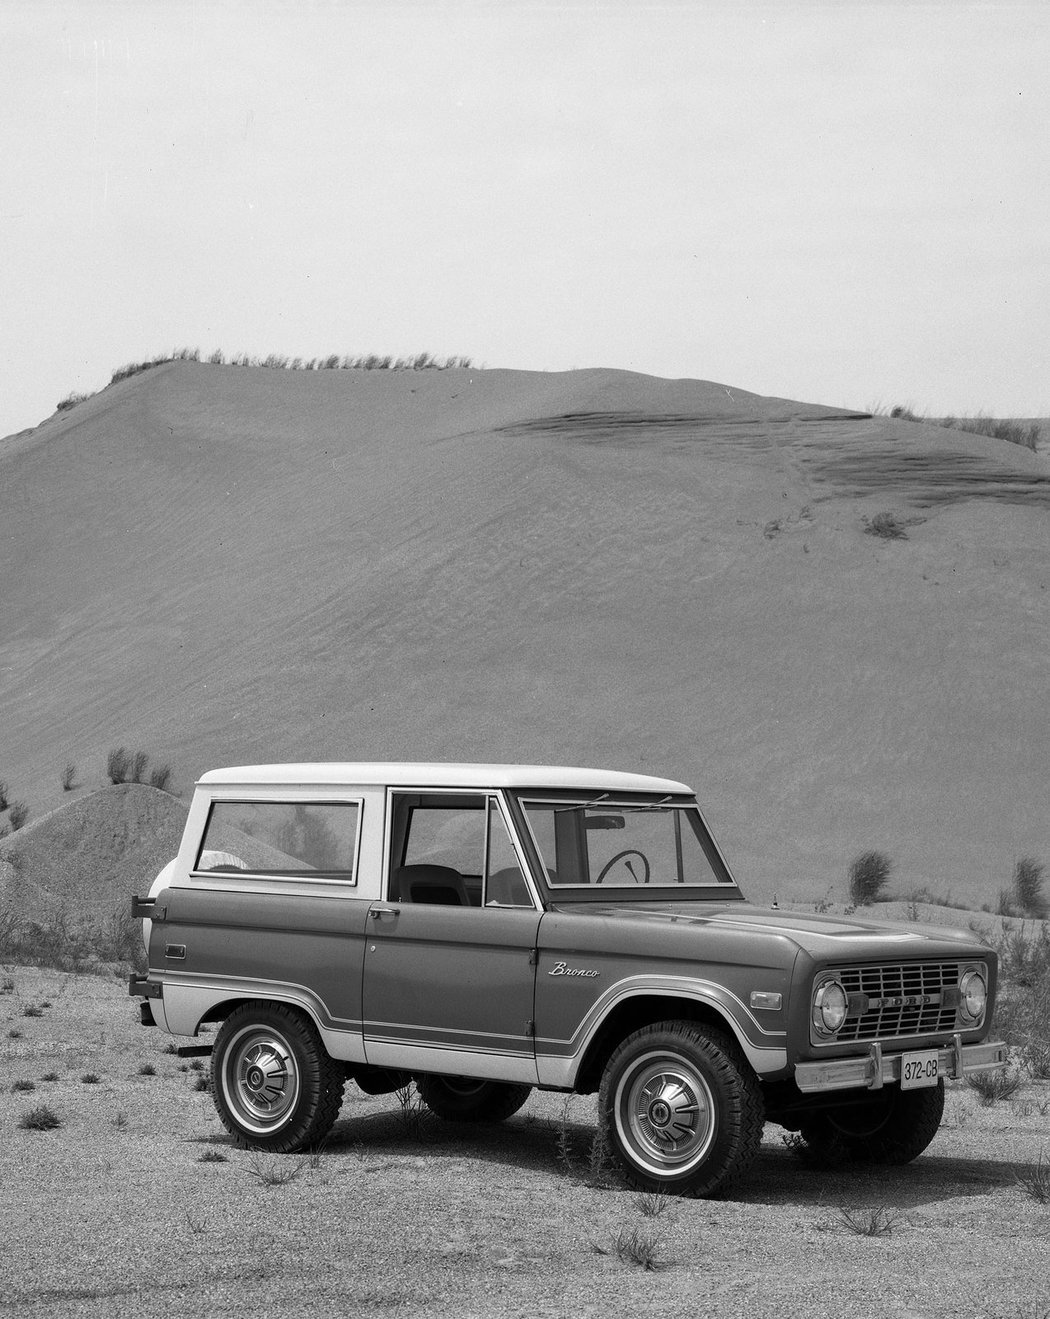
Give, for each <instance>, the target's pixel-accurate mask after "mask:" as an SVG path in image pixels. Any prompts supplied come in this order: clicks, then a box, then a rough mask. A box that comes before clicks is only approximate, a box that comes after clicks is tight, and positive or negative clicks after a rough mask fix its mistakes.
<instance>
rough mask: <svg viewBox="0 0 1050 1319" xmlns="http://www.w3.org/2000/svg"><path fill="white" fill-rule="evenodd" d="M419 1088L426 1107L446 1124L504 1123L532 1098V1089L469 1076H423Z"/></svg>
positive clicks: (527, 1086) (419, 1081) (529, 1086)
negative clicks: (530, 1096) (477, 1079)
mask: <svg viewBox="0 0 1050 1319" xmlns="http://www.w3.org/2000/svg"><path fill="white" fill-rule="evenodd" d="M417 1085H418V1087H419V1093H420V1095H421V1096H422V1099H423V1103H424V1104H426V1106H427V1108H429V1109H430V1111H431V1113H433V1114H434V1116H435V1117H439V1118H441V1119H442V1120H443V1121H445V1122H504V1121H506V1119H507V1118H509V1117H511V1116H512V1115H513V1114H514V1113H516V1112H517V1111H518V1109H519V1108H521V1106H522V1105H523V1104H524V1103H525V1101H526V1099H528V1097H529V1095H530V1094H532V1086H531V1085H510V1084H508V1083H507V1082H505V1081H475V1080H472V1079H471V1078H470V1077H468V1076H421V1077H420V1078H419V1080H418V1082H417Z"/></svg>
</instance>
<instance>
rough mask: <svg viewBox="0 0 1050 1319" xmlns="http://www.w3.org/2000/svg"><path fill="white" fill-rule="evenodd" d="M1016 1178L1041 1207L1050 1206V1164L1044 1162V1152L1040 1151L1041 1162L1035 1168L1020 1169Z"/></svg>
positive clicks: (1018, 1183) (1019, 1184)
mask: <svg viewBox="0 0 1050 1319" xmlns="http://www.w3.org/2000/svg"><path fill="white" fill-rule="evenodd" d="M1014 1176H1015V1177H1016V1179H1017V1185H1018V1186H1020V1187H1021V1188H1022V1189H1023V1190H1025V1191H1027V1192H1028V1194H1029V1195H1030V1196H1031V1197H1032V1199H1033V1200H1035V1201H1037V1202H1038V1203H1039V1204H1041V1205H1045V1204H1050V1163H1044V1162H1043V1151H1042V1150H1040V1151H1039V1162H1038V1163H1037V1164H1036V1165H1035V1167H1034V1168H1019V1169H1018V1170H1017V1171H1016V1173H1015V1174H1014Z"/></svg>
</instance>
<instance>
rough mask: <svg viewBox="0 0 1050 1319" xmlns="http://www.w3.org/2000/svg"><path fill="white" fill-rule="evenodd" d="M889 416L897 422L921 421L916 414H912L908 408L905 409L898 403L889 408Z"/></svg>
mask: <svg viewBox="0 0 1050 1319" xmlns="http://www.w3.org/2000/svg"><path fill="white" fill-rule="evenodd" d="M890 416H891V417H893V418H895V419H896V420H897V421H922V418H921V417H920V416H919V414H918V413H917V412H913V411H912V409H911V408H910V407H907V406H906V405H905V404H903V403H898V404H896V405H895V406H894V407H892V408H890Z"/></svg>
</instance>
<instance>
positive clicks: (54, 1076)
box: [40, 1072, 58, 1081]
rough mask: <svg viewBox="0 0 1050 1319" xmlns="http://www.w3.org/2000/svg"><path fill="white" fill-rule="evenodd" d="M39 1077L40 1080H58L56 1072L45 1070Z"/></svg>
mask: <svg viewBox="0 0 1050 1319" xmlns="http://www.w3.org/2000/svg"><path fill="white" fill-rule="evenodd" d="M40 1079H41V1081H57V1080H58V1073H57V1072H45V1073H44V1075H43V1076H42V1077H41V1078H40Z"/></svg>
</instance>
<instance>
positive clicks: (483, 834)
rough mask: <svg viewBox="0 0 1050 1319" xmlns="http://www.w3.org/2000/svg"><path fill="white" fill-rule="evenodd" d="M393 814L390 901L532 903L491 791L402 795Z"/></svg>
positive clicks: (487, 904)
mask: <svg viewBox="0 0 1050 1319" xmlns="http://www.w3.org/2000/svg"><path fill="white" fill-rule="evenodd" d="M394 820H395V826H394V854H393V857H392V864H391V883H390V895H391V898H392V899H393V900H394V901H400V902H411V903H414V904H419V903H424V904H430V905H434V904H440V905H444V906H459V907H482V906H484V907H528V908H531V907H532V906H533V901H532V895H531V893H530V892H529V886H528V884H527V883H526V880H525V876H524V875H523V874H522V871H521V866H520V865H519V864H518V858H517V855H516V853H515V851H514V846H513V844H512V842H511V838H510V834H509V833H508V830H507V825H506V823H505V821H504V819H503V815H502V812H501V811H500V808H499V804H498V802H497V800H496V798H495V797H490V796H487V795H485V796H482V795H480V794H479V795H478V796H473V795H469V794H464V795H459V796H453V795H452V794H447V795H444V796H441V795H438V794H426V793H421V794H419V795H418V796H417V795H415V794H413V795H412V796H407V795H406V796H405V797H404V798H402V799H401V800H400V801H395V806H394Z"/></svg>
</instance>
